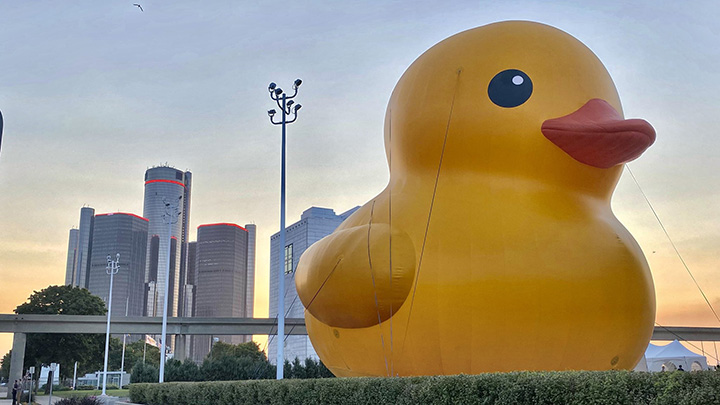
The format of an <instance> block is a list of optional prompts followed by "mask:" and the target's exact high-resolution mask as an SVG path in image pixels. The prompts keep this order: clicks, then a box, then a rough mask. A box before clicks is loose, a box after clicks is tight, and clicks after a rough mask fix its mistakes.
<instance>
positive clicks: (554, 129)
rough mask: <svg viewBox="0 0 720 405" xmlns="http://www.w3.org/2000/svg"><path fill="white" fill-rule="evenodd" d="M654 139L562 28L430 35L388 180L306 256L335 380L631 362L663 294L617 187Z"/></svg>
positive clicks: (391, 129)
mask: <svg viewBox="0 0 720 405" xmlns="http://www.w3.org/2000/svg"><path fill="white" fill-rule="evenodd" d="M654 140H655V132H654V130H653V128H652V127H651V126H650V124H648V123H647V122H645V121H643V120H639V119H630V120H626V119H624V118H623V116H622V107H621V105H620V100H619V98H618V95H617V91H616V89H615V86H614V84H613V82H612V79H611V78H610V75H609V74H608V72H607V71H606V69H605V68H604V66H603V65H602V63H601V62H600V60H599V59H598V58H597V57H596V56H595V55H594V54H593V53H592V52H591V51H590V50H589V49H588V48H587V47H585V46H584V45H583V44H582V43H581V42H579V41H578V40H576V39H575V38H573V37H572V36H570V35H568V34H566V33H564V32H562V31H560V30H558V29H555V28H553V27H550V26H547V25H543V24H539V23H533V22H520V21H510V22H500V23H495V24H490V25H487V26H483V27H479V28H475V29H472V30H469V31H465V32H462V33H460V34H457V35H455V36H452V37H450V38H448V39H446V40H444V41H442V42H440V43H439V44H437V45H435V46H433V47H432V48H430V49H429V50H428V51H427V52H425V53H424V54H423V55H422V56H420V57H419V58H418V59H417V60H416V61H415V62H414V63H413V64H412V65H411V66H410V67H409V68H408V70H407V71H406V72H405V73H404V74H403V76H402V78H401V79H400V81H399V82H398V84H397V86H396V87H395V90H394V91H393V93H392V96H391V98H390V102H389V105H388V107H387V113H386V117H385V148H386V154H387V159H388V162H389V166H390V181H389V184H388V186H387V187H386V189H385V190H383V191H382V192H381V193H380V194H379V195H378V196H377V197H375V198H373V199H372V200H371V201H370V202H368V203H367V204H365V205H364V206H363V207H361V208H360V209H359V210H358V211H357V212H355V213H354V214H353V215H352V216H351V217H350V218H348V219H347V220H346V221H345V222H344V223H343V224H342V225H341V226H340V227H339V228H338V229H337V230H336V231H335V232H334V233H333V234H331V235H329V236H327V237H326V238H324V239H322V240H320V241H318V242H317V243H315V244H314V245H312V246H311V247H310V248H309V249H308V250H307V251H306V252H305V253H304V254H303V256H302V257H301V259H300V263H299V265H298V268H297V273H296V276H295V280H296V287H297V291H298V294H299V296H300V299H301V300H302V302H303V304H304V305H305V308H306V312H305V319H306V324H307V329H308V334H309V336H310V339H311V341H312V343H313V346H314V347H315V350H316V351H317V353H318V355H319V356H320V359H321V360H322V361H323V362H324V363H325V365H327V367H328V368H330V370H331V371H332V372H333V373H335V374H336V375H338V376H368V375H372V376H396V375H400V376H407V375H436V374H459V373H465V374H476V373H482V372H495V371H512V370H568V369H572V370H581V369H582V370H606V369H631V368H633V367H634V366H635V365H636V364H637V362H638V360H639V359H640V358H641V356H642V355H643V352H644V350H645V348H646V347H647V344H648V342H649V340H650V336H651V333H652V329H653V323H654V319H655V293H654V288H653V282H652V277H651V274H650V270H649V268H648V265H647V262H646V260H645V258H644V256H643V253H642V251H641V250H640V247H639V246H638V244H637V243H636V241H635V240H634V239H633V237H632V236H631V235H630V233H629V232H628V231H627V230H626V229H625V228H624V227H623V225H622V224H621V223H620V222H619V221H618V220H617V218H615V216H614V215H613V213H612V211H611V207H610V199H611V195H612V192H613V189H614V188H615V185H616V183H617V181H618V179H619V177H620V175H621V172H622V170H623V164H624V163H626V162H628V161H630V160H632V159H635V158H637V157H638V156H639V155H640V154H642V153H643V152H644V151H645V149H647V148H648V147H649V146H650V145H651V144H652V143H653V142H654Z"/></svg>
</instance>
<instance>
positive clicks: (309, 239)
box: [268, 207, 360, 363]
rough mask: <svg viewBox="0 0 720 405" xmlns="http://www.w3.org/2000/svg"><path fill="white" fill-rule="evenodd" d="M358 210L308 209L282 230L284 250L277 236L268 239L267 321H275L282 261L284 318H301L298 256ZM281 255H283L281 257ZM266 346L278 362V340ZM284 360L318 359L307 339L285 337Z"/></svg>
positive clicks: (303, 310)
mask: <svg viewBox="0 0 720 405" xmlns="http://www.w3.org/2000/svg"><path fill="white" fill-rule="evenodd" d="M358 208H360V207H355V208H352V209H350V210H348V211H346V212H344V213H342V214H340V215H336V214H335V211H334V210H332V209H330V208H319V207H310V208H308V209H307V210H305V211H304V212H303V213H302V216H301V217H300V221H298V222H295V223H294V224H292V225H290V226H287V227H286V228H285V246H284V248H281V246H280V245H279V243H280V240H279V237H280V232H277V233H275V234H274V235H272V236H271V237H270V317H271V318H272V317H277V315H278V310H277V304H278V302H277V300H278V295H277V294H278V284H279V283H278V267H279V266H280V258H281V257H283V262H284V268H285V317H286V318H303V317H304V316H305V313H304V312H305V308H304V307H303V305H302V302H300V298H298V295H297V290H295V269H296V268H297V263H298V261H299V260H300V255H302V253H303V252H304V251H305V250H306V249H307V248H308V247H310V245H312V244H313V243H315V242H317V241H319V240H320V239H322V238H324V237H325V236H327V235H330V234H331V233H332V232H333V231H334V230H335V228H337V227H338V226H339V225H340V224H341V223H342V222H343V221H344V220H345V219H346V218H347V217H349V216H350V215H351V214H352V213H353V212H355V211H356V210H357V209H358ZM283 251H284V254H283ZM273 340H274V341H273V342H271V343H269V344H268V359H269V360H270V361H271V362H273V363H275V362H276V361H277V344H278V342H277V339H273ZM284 355H285V359H286V360H288V361H293V360H294V359H295V357H297V358H299V359H300V360H304V359H305V358H307V357H311V358H314V359H316V360H317V359H318V356H317V353H315V349H314V348H313V347H312V344H311V343H310V339H309V338H308V337H307V336H286V338H285V350H284Z"/></svg>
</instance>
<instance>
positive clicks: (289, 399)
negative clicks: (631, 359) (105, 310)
mask: <svg viewBox="0 0 720 405" xmlns="http://www.w3.org/2000/svg"><path fill="white" fill-rule="evenodd" d="M130 399H131V400H132V402H135V403H142V404H148V405H162V404H176V405H190V404H208V403H213V404H227V405H230V404H273V405H274V404H278V405H280V404H283V405H284V404H298V405H299V404H338V405H341V404H342V405H347V404H363V405H364V404H373V405H383V404H488V405H489V404H542V405H545V404H547V405H560V404H608V405H610V404H612V405H615V404H658V405H665V404H667V405H670V404H672V405H676V404H720V372H714V371H703V372H692V373H690V372H666V373H642V372H629V371H597V372H593V371H565V372H514V373H493V374H480V375H457V376H433V377H405V378H370V377H366V378H332V379H308V380H282V381H274V380H254V381H224V382H199V383H164V384H132V385H130Z"/></svg>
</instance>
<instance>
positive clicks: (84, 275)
mask: <svg viewBox="0 0 720 405" xmlns="http://www.w3.org/2000/svg"><path fill="white" fill-rule="evenodd" d="M94 220H95V210H94V209H93V208H90V207H82V208H81V209H80V226H79V228H78V229H71V230H70V241H69V242H68V257H67V266H66V268H65V284H66V285H73V286H77V287H82V288H87V286H88V271H89V270H90V254H91V250H92V237H93V222H94Z"/></svg>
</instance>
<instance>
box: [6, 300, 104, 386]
mask: <svg viewBox="0 0 720 405" xmlns="http://www.w3.org/2000/svg"><path fill="white" fill-rule="evenodd" d="M15 313H16V314H62V315H105V314H106V313H107V310H106V308H105V303H104V302H103V300H102V299H100V298H99V297H97V296H94V295H92V294H91V293H90V291H88V290H86V289H84V288H79V287H73V286H49V287H47V288H45V289H43V290H40V291H33V293H32V295H30V297H29V298H28V300H27V302H25V303H24V304H21V305H19V306H18V307H17V308H15ZM104 350H105V335H103V334H49V333H48V334H44V333H42V334H41V333H33V334H28V335H27V346H26V349H25V367H29V366H35V367H39V366H41V365H42V364H50V363H53V362H54V363H59V364H60V373H61V376H63V377H70V376H72V372H73V368H74V365H75V362H76V361H77V362H78V372H79V373H81V374H82V373H87V372H90V371H96V370H98V369H100V367H101V366H102V361H103V355H104Z"/></svg>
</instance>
